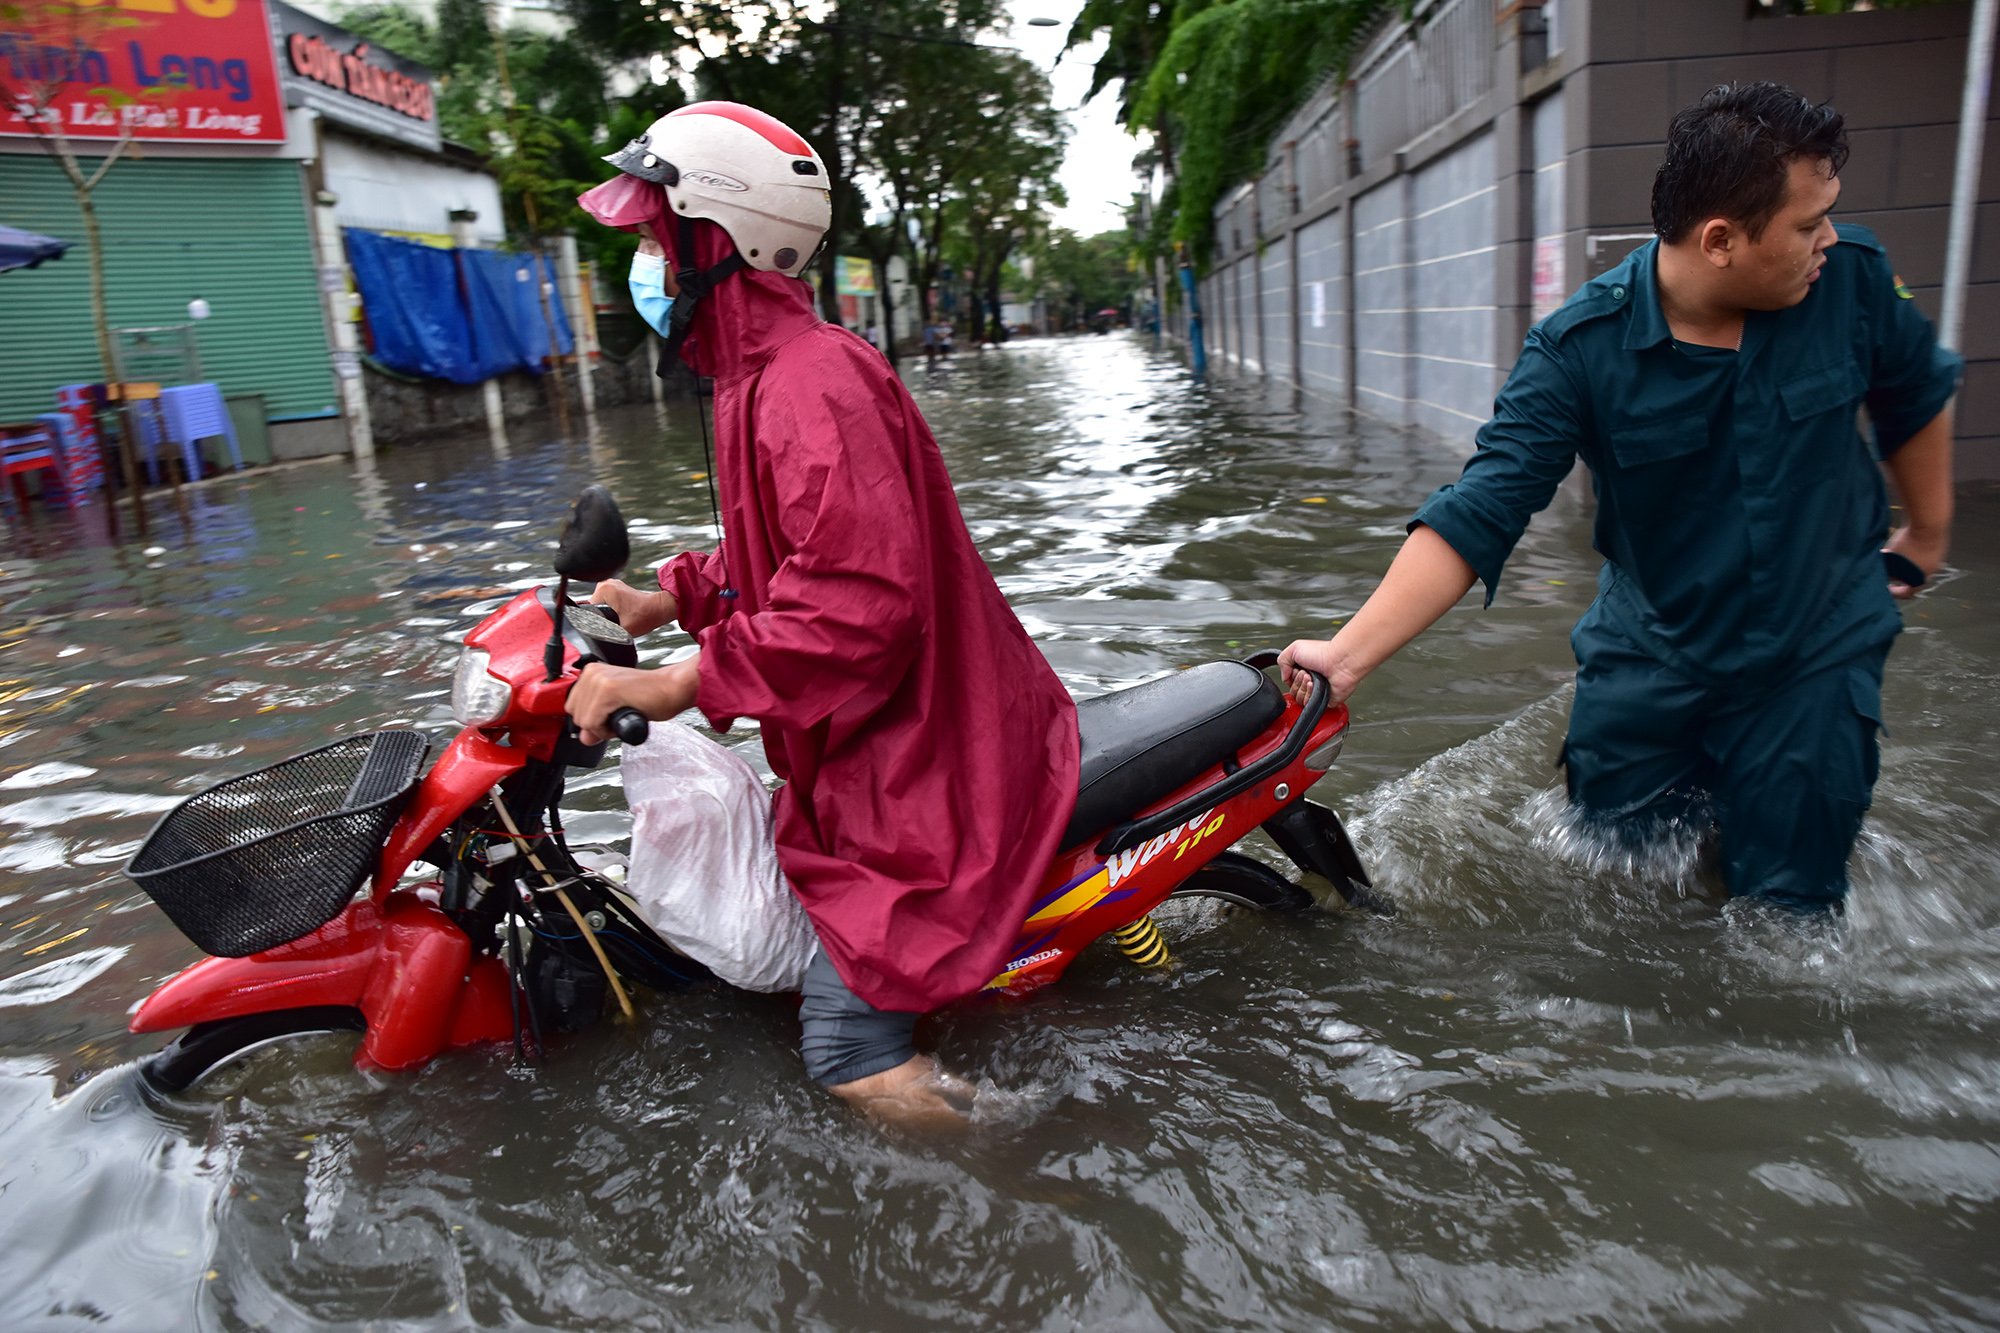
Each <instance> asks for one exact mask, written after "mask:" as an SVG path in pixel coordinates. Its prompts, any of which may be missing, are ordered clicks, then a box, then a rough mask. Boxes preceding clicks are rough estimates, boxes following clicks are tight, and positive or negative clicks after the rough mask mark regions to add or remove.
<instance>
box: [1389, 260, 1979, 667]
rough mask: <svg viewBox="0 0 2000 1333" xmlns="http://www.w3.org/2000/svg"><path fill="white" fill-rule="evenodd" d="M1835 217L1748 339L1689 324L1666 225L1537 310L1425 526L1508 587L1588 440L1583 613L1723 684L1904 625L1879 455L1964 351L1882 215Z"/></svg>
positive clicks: (1421, 519) (1913, 427)
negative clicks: (1529, 533)
mask: <svg viewBox="0 0 2000 1333" xmlns="http://www.w3.org/2000/svg"><path fill="white" fill-rule="evenodd" d="M1837 230H1838V231H1839V234H1840V240H1839V242H1838V243H1837V244H1835V245H1834V246H1833V247H1832V248H1831V249H1829V250H1828V251H1827V252H1826V264H1825V266H1824V267H1823V268H1822V269H1821V270H1820V275H1819V279H1818V281H1816V282H1815V283H1813V285H1812V288H1811V289H1810V291H1808V293H1807V294H1806V298H1805V300H1803V301H1801V302H1800V303H1799V304H1797V305H1795V306H1793V307H1791V308H1790V309H1788V310H1777V311H1753V312H1751V313H1750V315H1749V316H1748V317H1747V318H1746V320H1745V321H1744V326H1743V345H1742V348H1741V349H1740V350H1738V351H1729V350H1726V349H1721V348H1713V347H1699V346H1694V345H1691V344H1687V343H1681V342H1676V341H1675V340H1674V337H1673V334H1672V333H1671V332H1670V331H1669V330H1668V328H1667V320H1666V316H1665V315H1664V314H1663V313H1662V312H1661V310H1660V300H1659V293H1658V291H1657V289H1656V288H1655V286H1654V281H1653V263H1654V256H1655V255H1656V254H1657V252H1658V250H1659V242H1658V241H1657V240H1656V241H1653V242H1651V243H1649V244H1647V245H1645V246H1642V247H1641V248H1640V249H1639V250H1637V251H1635V252H1634V253H1633V254H1632V255H1631V256H1629V257H1628V258H1627V259H1626V260H1625V261H1624V262H1623V263H1622V264H1620V265H1619V266H1618V267H1616V268H1614V269H1612V270H1611V271H1610V272H1609V273H1606V274H1604V275H1603V276H1602V277H1599V278H1595V279H1593V280H1592V281H1590V282H1588V283H1585V284H1584V286H1583V287H1582V289H1581V290H1579V291H1578V292H1577V293H1576V295H1574V296H1572V297H1571V298H1570V299H1569V300H1568V301H1567V302H1565V303H1564V305H1563V306H1562V308H1561V309H1560V310H1557V311H1556V312H1555V313H1554V314H1552V315H1550V316H1549V317H1548V318H1547V319H1545V320H1543V321H1542V322H1541V323H1540V324H1538V325H1536V326H1535V327H1534V328H1533V329H1530V330H1529V331H1528V338H1527V342H1526V343H1525V345H1524V346H1523V347H1522V349H1521V357H1520V360H1518V361H1517V362H1515V364H1514V370H1513V373H1512V374H1510V375H1509V376H1508V377H1507V384H1506V387H1505V388H1503V389H1502V390H1501V391H1500V397H1499V399H1498V401H1497V402H1496V403H1495V404H1494V412H1493V419H1492V420H1491V421H1489V422H1487V423H1486V425H1485V426H1483V427H1481V429H1480V431H1479V437H1478V442H1479V450H1478V452H1477V453H1475V454H1474V455H1473V456H1472V459H1471V461H1470V462H1468V463H1467V464H1466V465H1465V472H1464V475H1463V476H1462V477H1460V479H1459V480H1458V482H1457V483H1456V484H1454V485H1450V486H1445V487H1443V488H1441V489H1440V490H1439V491H1438V492H1437V493H1436V494H1434V495H1433V496H1431V498H1430V499H1429V500H1427V501H1425V503H1424V505H1423V507H1422V508H1421V509H1419V510H1418V511H1417V514H1416V517H1415V518H1414V519H1412V520H1411V522H1410V526H1411V527H1412V528H1415V527H1416V526H1417V524H1419V523H1421V524H1426V525H1428V526H1429V527H1431V528H1432V529H1433V530H1435V531H1436V532H1437V534H1438V535H1439V536H1441V537H1443V538H1444V539H1445V540H1446V541H1447V542H1449V543H1450V544H1451V546H1452V549H1454V550H1455V551H1457V552H1458V553H1459V555H1461V556H1463V557H1464V558H1465V560H1466V562H1467V563H1468V564H1470V565H1471V566H1472V567H1473V569H1474V570H1476V571H1477V572H1478V574H1479V577H1480V578H1481V579H1483V580H1485V583H1486V588H1487V594H1486V597H1487V601H1488V602H1489V603H1490V602H1491V601H1492V599H1493V589H1494V587H1495V585H1496V584H1497V583H1498V582H1499V578H1500V570H1501V567H1502V565H1504V564H1505V563H1506V560H1507V556H1508V554H1509V553H1510V552H1512V551H1513V549H1514V544H1515V543H1516V542H1517V541H1519V540H1520V537H1521V533H1522V532H1523V531H1524V530H1525V529H1526V528H1527V526H1528V520H1529V518H1530V517H1531V516H1532V515H1534V514H1535V513H1536V512H1537V511H1538V510H1540V509H1541V508H1542V507H1543V506H1545V505H1546V504H1548V502H1549V499H1550V497H1551V496H1553V495H1554V493H1555V488H1556V486H1557V484H1558V483H1559V482H1561V481H1562V479H1563V477H1564V476H1565V475H1567V474H1568V472H1569V470H1570V468H1571V466H1572V465H1573V463H1574V461H1575V459H1576V456H1577V455H1578V454H1581V455H1582V456H1583V461H1584V462H1585V463H1586V464H1588V465H1589V467H1590V472H1591V481H1592V484H1593V486H1594V487H1595V490H1596V493H1597V501H1598V511H1597V526H1596V532H1595V534H1594V537H1593V542H1592V544H1593V545H1594V546H1595V547H1596V548H1597V550H1598V552H1599V553H1600V554H1601V555H1603V556H1604V569H1603V571H1602V573H1601V574H1600V576H1599V579H1598V598H1597V602H1596V603H1595V605H1593V606H1592V608H1591V610H1590V612H1589V614H1588V615H1587V616H1586V619H1589V618H1591V617H1609V618H1612V619H1613V620H1614V621H1615V622H1616V623H1617V624H1618V626H1619V627H1620V628H1621V629H1623V630H1625V631H1626V632H1627V633H1628V634H1630V635H1631V636H1632V637H1634V638H1635V639H1636V640H1637V641H1638V642H1640V643H1642V644H1644V645H1646V646H1647V648H1648V650H1649V651H1651V652H1654V653H1656V654H1658V655H1659V657H1660V658H1661V660H1662V661H1664V662H1667V663H1669V664H1670V665H1672V666H1673V667H1675V668H1676V669H1677V670H1680V671H1682V672H1685V673H1686V674H1687V675H1688V676H1689V677H1691V678H1692V679H1695V680H1699V681H1705V682H1708V683H1710V684H1715V685H1723V686H1727V685H1730V684H1733V683H1738V682H1745V681H1747V680H1748V679H1749V678H1752V677H1753V676H1761V677H1763V678H1765V679H1770V678H1771V677H1772V673H1773V672H1777V673H1779V674H1782V673H1783V672H1784V671H1785V670H1786V669H1788V668H1790V667H1793V666H1797V665H1801V664H1805V663H1809V662H1812V661H1817V660H1820V659H1822V658H1824V657H1825V656H1826V655H1827V654H1829V653H1834V654H1838V655H1840V656H1846V655H1848V654H1851V653H1855V652H1860V651H1862V650H1864V649H1866V648H1869V647H1872V646H1876V645H1879V644H1881V643H1884V642H1886V641H1887V640H1888V639H1889V638H1891V637H1893V636H1894V635H1895V633H1896V632H1897V630H1898V629H1899V628H1900V627H1901V618H1900V617H1899V616H1898V614H1897V612H1896V609H1895V602H1894V599H1892V598H1891V597H1890V596H1889V593H1888V590H1887V581H1886V579H1885V577H1884V574H1883V570H1882V561H1881V557H1880V556H1879V555H1878V554H1877V551H1878V550H1879V548H1880V546H1881V542H1882V540H1883V538H1884V537H1885V535H1886V534H1887V532H1888V529H1889V514H1888V502H1887V498H1886V495H1885V492H1884V488H1883V484H1882V477H1881V472H1880V469H1879V468H1878V467H1877V466H1876V459H1877V457H1878V456H1880V457H1886V456H1887V455H1889V454H1891V453H1893V452H1895V450H1897V449H1898V448H1900V447H1901V446H1902V444H1903V442H1904V441H1905V440H1907V439H1909V438H1910V436H1912V435H1914V434H1915V433H1916V432H1917V431H1918V430H1920V429H1921V428H1922V427H1923V426H1925V425H1926V424H1927V423H1928V422H1929V421H1930V420H1931V419H1932V418H1933V417H1935V416H1936V415H1937V414H1938V413H1939V412H1940V411H1941V410H1943V408H1944V406H1945V404H1946V403H1947V402H1949V401H1950V399H1951V395H1952V393H1953V392H1954V391H1955V389H1956V387H1957V383H1958V375H1959V370H1960V367H1961V364H1962V363H1961V361H1960V359H1959V357H1957V356H1956V355H1954V354H1953V353H1951V352H1948V351H1945V350H1944V349H1942V348H1940V347H1939V346H1938V345H1937V339H1936V336H1935V335H1934V333H1933V331H1932V329H1931V324H1930V321H1929V320H1928V319H1926V318H1925V317H1924V316H1923V314H1922V313H1921V312H1920V311H1918V309H1917V308H1916V303H1915V302H1914V301H1912V300H1910V299H1909V292H1908V289H1907V288H1905V287H1904V286H1903V285H1902V283H1901V281H1900V280H1899V279H1898V278H1897V277H1896V275H1895V274H1894V272H1892V271H1891V269H1890V267H1889V260H1888V256H1887V255H1886V253H1885V252H1884V251H1883V248H1882V244H1881V242H1879V241H1877V240H1876V239H1875V236H1874V234H1873V233H1872V232H1870V231H1868V230H1867V229H1866V228H1864V227H1854V226H1847V225H1842V226H1840V227H1838V228H1837ZM1864 406H1865V407H1866V408H1867V412H1868V418H1869V420H1870V421H1871V422H1872V423H1873V427H1874V436H1875V439H1874V443H1873V445H1872V446H1871V445H1870V443H1869V441H1868V440H1867V439H1866V438H1864V436H1863V434H1862V431H1861V428H1860V424H1859V420H1858V417H1859V409H1860V408H1862V407H1864Z"/></svg>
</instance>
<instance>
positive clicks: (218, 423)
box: [160, 384, 243, 481]
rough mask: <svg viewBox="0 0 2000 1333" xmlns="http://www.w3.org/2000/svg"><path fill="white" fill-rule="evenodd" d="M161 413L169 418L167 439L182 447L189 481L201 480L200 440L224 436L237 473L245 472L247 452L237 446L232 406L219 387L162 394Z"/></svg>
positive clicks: (203, 386)
mask: <svg viewBox="0 0 2000 1333" xmlns="http://www.w3.org/2000/svg"><path fill="white" fill-rule="evenodd" d="M160 410H161V412H162V413H163V414H164V415H165V416H166V421H167V438H169V439H171V440H172V441H173V442H174V443H175V444H178V445H179V446H180V447H181V458H182V459H183V460H184V461H185V462H186V464H187V479H188V480H189V481H200V480H201V451H200V450H199V449H197V448H196V447H195V441H196V440H206V439H209V438H210V437H212V436H216V435H220V436H221V437H222V438H223V439H225V440H227V441H229V457H230V460H231V461H232V462H234V463H235V464H236V470H237V471H238V472H241V471H242V470H243V450H242V448H241V447H240V446H239V445H238V444H237V442H236V423H235V422H233V421H231V420H230V419H229V406H228V404H226V403H224V402H223V401H222V386H221V385H219V384H181V385H176V386H175V387H173V388H171V389H162V390H160Z"/></svg>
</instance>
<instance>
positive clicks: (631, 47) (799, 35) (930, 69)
mask: <svg viewBox="0 0 2000 1333" xmlns="http://www.w3.org/2000/svg"><path fill="white" fill-rule="evenodd" d="M565 3H566V7H567V9H568V11H569V13H570V14H571V16H572V17H573V18H574V20H575V21H576V24H577V27H576V32H577V35H578V37H579V39H580V40H582V41H585V42H587V43H589V44H591V45H592V46H594V47H595V48H596V49H597V50H598V51H599V52H600V53H601V54H603V55H605V56H606V57H608V58H610V59H613V60H637V59H649V58H652V57H656V56H666V57H669V58H671V59H675V60H678V59H679V58H681V57H682V56H684V55H688V54H689V53H695V54H697V55H698V59H695V60H693V61H692V62H691V63H692V68H693V78H694V82H695V84H696V86H697V88H698V90H699V91H700V93H701V95H702V96H705V97H717V98H722V99H725V100H728V101H734V102H746V103H749V104H750V105H753V106H757V107H760V108H762V109H763V110H766V111H768V112H770V113H771V114H772V115H774V116H776V117H778V118H779V119H780V120H783V121H784V122H785V123H787V124H788V125H790V126H791V127H792V128H793V129H795V130H797V131H798V132H799V133H800V134H801V135H803V136H804V137H805V139H806V140H807V142H809V143H811V144H812V146H813V148H814V149H815V150H816V151H817V152H818V153H819V155H820V158H821V160H822V161H824V162H825V164H826V167H827V192H828V196H829V199H830V202H831V204H832V207H833V226H832V229H831V231H830V232H829V233H828V237H827V244H826V247H825V249H824V250H823V251H822V252H821V255H820V269H819V275H820V286H821V291H822V292H823V293H824V296H825V311H824V313H825V314H826V316H827V317H828V318H829V319H831V320H833V321H835V322H838V320H839V318H840V314H839V306H838V304H837V303H836V301H835V300H834V295H833V294H834V292H835V290H836V283H835V273H834V260H835V257H836V256H837V255H838V254H839V253H841V252H842V250H843V249H844V248H845V247H846V245H847V243H848V242H849V241H850V240H852V241H855V242H857V243H858V244H859V245H860V246H861V248H862V249H863V250H864V252H867V251H869V250H870V247H871V246H875V247H877V248H879V244H880V241H879V237H877V238H876V239H875V240H872V241H871V240H870V238H869V234H868V232H867V224H866V223H865V221H864V214H865V209H864V208H863V203H864V200H863V197H862V191H861V190H860V189H859V188H858V186H857V180H858V179H859V178H863V177H870V178H879V175H878V172H877V167H876V160H877V157H878V152H877V149H878V146H879V142H880V140H881V136H882V133H883V125H884V122H885V120H890V119H893V118H895V117H896V115H897V113H898V112H900V111H904V110H907V109H909V108H911V107H913V106H916V107H922V106H924V105H925V103H926V102H927V101H928V100H929V99H930V98H931V97H933V96H934V97H936V98H937V99H938V100H937V103H936V109H938V110H942V111H944V112H945V113H946V114H947V115H952V114H954V113H955V111H956V109H957V108H956V106H955V97H956V93H957V91H958V89H957V88H956V87H954V86H952V85H949V84H947V83H944V82H943V81H941V80H940V79H939V77H938V75H939V72H940V70H941V69H942V68H944V67H947V66H949V65H950V64H951V60H950V57H949V53H952V52H965V53H971V54H973V55H974V56H979V55H985V54H988V52H987V51H985V50H983V49H982V48H980V47H979V46H977V44H976V38H977V37H978V36H979V35H980V34H981V33H983V32H987V31H991V30H993V29H995V28H996V27H997V26H998V25H1000V24H1001V23H1003V22H1004V10H1003V8H1002V6H1001V4H1000V0H946V2H945V3H926V2H925V0H877V2H876V3H874V4H872V5H870V6H869V7H868V8H867V9H865V10H851V9H850V10H843V9H842V8H841V6H840V5H839V3H838V2H837V0H836V2H835V3H833V4H831V5H828V4H824V3H819V2H818V0H811V2H802V0H750V2H749V3H744V4H715V3H704V2H701V0H658V3H652V2H651V0H565ZM918 89H922V90H924V91H923V92H922V93H918V92H917V91H916V90H918ZM892 137H893V135H892ZM905 216H908V211H907V210H905Z"/></svg>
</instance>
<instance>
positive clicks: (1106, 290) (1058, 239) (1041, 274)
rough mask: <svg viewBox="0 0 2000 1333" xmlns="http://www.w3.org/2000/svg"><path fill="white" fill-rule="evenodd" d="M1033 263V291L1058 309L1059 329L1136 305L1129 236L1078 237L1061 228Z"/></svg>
mask: <svg viewBox="0 0 2000 1333" xmlns="http://www.w3.org/2000/svg"><path fill="white" fill-rule="evenodd" d="M1034 261H1035V263H1034V275H1035V276H1034V283H1033V286H1034V290H1035V291H1036V292H1037V293H1038V294H1039V295H1040V296H1041V297H1042V298H1043V299H1044V300H1046V301H1048V302H1049V303H1050V305H1051V306H1053V307H1054V314H1055V324H1056V327H1057V328H1058V329H1064V330H1068V329H1074V328H1082V327H1084V326H1086V325H1088V324H1089V323H1090V322H1091V319H1092V317H1093V316H1094V315H1096V313H1097V312H1098V311H1100V310H1104V309H1106V308H1113V307H1115V308H1120V309H1122V308H1124V307H1125V305H1126V304H1127V303H1128V302H1129V301H1130V300H1131V297H1132V288H1133V285H1134V283H1135V281H1136V276H1135V275H1134V273H1133V272H1132V235H1131V233H1130V232H1126V231H1106V232H1099V233H1098V234H1097V235H1095V236H1078V235H1077V234H1076V233H1075V232H1073V231H1069V230H1066V229H1060V228H1059V229H1057V230H1056V231H1053V232H1051V233H1050V234H1049V237H1048V239H1047V241H1046V242H1045V243H1044V244H1043V245H1041V246H1039V247H1038V248H1037V252H1036V253H1035V255H1034Z"/></svg>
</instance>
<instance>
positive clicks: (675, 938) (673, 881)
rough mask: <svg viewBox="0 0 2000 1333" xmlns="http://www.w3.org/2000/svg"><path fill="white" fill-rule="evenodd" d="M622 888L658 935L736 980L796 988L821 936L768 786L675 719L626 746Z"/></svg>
mask: <svg viewBox="0 0 2000 1333" xmlns="http://www.w3.org/2000/svg"><path fill="white" fill-rule="evenodd" d="M622 772H623V775H624V779H625V799H626V801H627V803H628V804H629V805H630V806H631V807H632V866H631V870H630V872H629V874H628V876H627V878H626V881H625V887H626V889H627V890H628V891H629V892H630V893H631V894H632V896H633V898H634V899H636V900H637V902H638V906H639V912H640V915H642V916H644V917H645V918H646V922H647V924H649V925H651V926H652V927H653V929H654V930H657V931H659V932H660V936H661V938H663V939H665V940H666V941H667V942H668V943H670V944H672V945H673V946H674V947H675V948H676V949H679V950H680V951H681V952H682V953H685V954H686V955H687V956H688V957H690V958H692V959H694V960H695V961H697V962H700V963H704V964H706V965H707V966H708V968H709V969H710V970H711V971H713V972H714V973H715V975H717V976H718V977H721V978H722V979H723V980H724V981H727V982H729V983H730V984H731V985H735V986H741V987H742V988H743V989H745V990H755V991H790V990H797V989H799V987H800V985H801V984H802V983H803V982H804V980H805V975H806V964H807V963H809V962H811V961H812V956H813V950H815V949H816V948H818V947H819V941H818V940H817V938H816V937H815V936H814V935H813V928H812V922H811V921H810V920H808V919H807V917H806V913H805V909H804V908H802V907H800V906H799V900H798V899H797V898H794V897H793V896H792V891H791V889H790V887H788V886H787V885H786V883H785V876H784V874H783V872H781V871H780V870H779V869H778V852H777V846H776V844H775V842H774V841H773V835H772V831H771V794H770V793H769V792H767V791H765V790H764V784H763V783H761V782H759V781H758V780H757V775H756V773H754V772H752V771H751V768H750V765H748V764H746V763H744V762H743V761H742V760H741V759H739V758H737V757H736V756H735V755H733V754H731V753H730V752H729V751H728V750H726V749H724V748H723V747H722V746H720V745H717V744H716V743H715V742H714V741H711V740H709V739H707V738H706V737H704V736H702V735H700V734H699V733H697V732H696V731H695V730H694V729H693V728H691V727H687V726H684V725H682V724H681V723H678V722H655V723H654V724H653V734H652V736H651V737H650V738H648V739H647V741H646V743H645V744H644V745H641V746H636V747H635V746H629V745H628V746H626V747H625V757H624V759H623V761H622Z"/></svg>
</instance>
